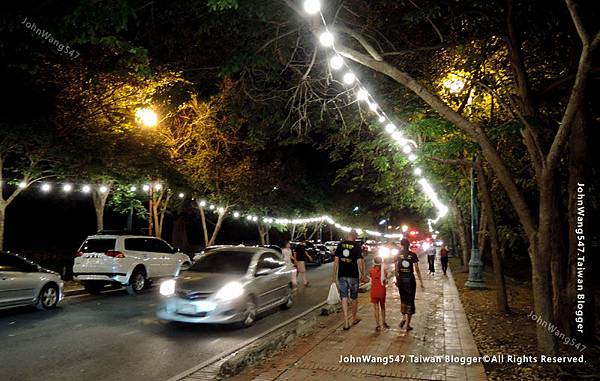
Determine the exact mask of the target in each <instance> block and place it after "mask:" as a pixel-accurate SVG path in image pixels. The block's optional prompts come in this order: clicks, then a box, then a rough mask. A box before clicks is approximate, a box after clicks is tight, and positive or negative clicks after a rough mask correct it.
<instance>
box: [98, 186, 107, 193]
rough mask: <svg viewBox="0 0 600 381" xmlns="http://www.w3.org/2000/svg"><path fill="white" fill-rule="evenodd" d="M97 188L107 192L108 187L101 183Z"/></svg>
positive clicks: (101, 191)
mask: <svg viewBox="0 0 600 381" xmlns="http://www.w3.org/2000/svg"><path fill="white" fill-rule="evenodd" d="M99 190H100V193H106V192H108V188H107V187H106V186H105V185H101V186H100V189H99Z"/></svg>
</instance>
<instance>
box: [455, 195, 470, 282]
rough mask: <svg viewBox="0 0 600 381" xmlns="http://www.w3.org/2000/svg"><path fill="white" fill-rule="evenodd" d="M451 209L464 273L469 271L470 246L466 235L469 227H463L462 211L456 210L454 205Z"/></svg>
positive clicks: (468, 236)
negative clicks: (454, 219)
mask: <svg viewBox="0 0 600 381" xmlns="http://www.w3.org/2000/svg"><path fill="white" fill-rule="evenodd" d="M452 209H453V210H454V215H455V216H456V225H457V228H458V240H459V243H460V251H461V254H462V255H461V256H460V259H461V262H462V265H463V270H464V271H468V269H469V252H470V248H471V244H470V241H471V240H470V235H469V233H468V231H469V227H468V226H466V225H465V220H464V216H463V214H462V211H461V210H460V208H458V207H457V206H456V205H453V206H452Z"/></svg>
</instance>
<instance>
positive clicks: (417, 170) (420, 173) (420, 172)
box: [414, 168, 423, 176]
mask: <svg viewBox="0 0 600 381" xmlns="http://www.w3.org/2000/svg"><path fill="white" fill-rule="evenodd" d="M414 174H415V175H417V176H421V175H422V174H423V171H422V170H421V168H415V170H414Z"/></svg>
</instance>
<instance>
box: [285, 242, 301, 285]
mask: <svg viewBox="0 0 600 381" xmlns="http://www.w3.org/2000/svg"><path fill="white" fill-rule="evenodd" d="M281 254H283V260H284V261H285V263H286V264H287V265H288V266H290V267H292V266H294V256H293V255H292V245H291V244H290V241H288V240H285V241H283V249H281ZM296 271H297V270H296V269H295V268H294V269H292V285H293V286H294V287H296V283H297V282H296Z"/></svg>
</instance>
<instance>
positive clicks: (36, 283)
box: [0, 252, 64, 310]
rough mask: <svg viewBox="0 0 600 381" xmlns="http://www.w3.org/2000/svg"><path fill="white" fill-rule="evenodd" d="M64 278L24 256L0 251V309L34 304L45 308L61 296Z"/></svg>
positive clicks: (50, 306) (49, 307) (53, 305)
mask: <svg viewBox="0 0 600 381" xmlns="http://www.w3.org/2000/svg"><path fill="white" fill-rule="evenodd" d="M63 285H64V284H63V281H62V279H61V278H60V275H59V274H58V273H55V272H54V271H50V270H47V269H45V268H43V267H40V266H39V265H37V264H35V263H33V262H31V261H29V260H27V259H25V258H24V257H22V256H20V255H18V254H14V253H9V252H0V309H5V308H12V307H18V306H25V305H34V306H36V307H37V308H38V309H41V310H48V309H51V308H54V307H56V305H57V304H58V302H60V301H61V300H62V298H63Z"/></svg>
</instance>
